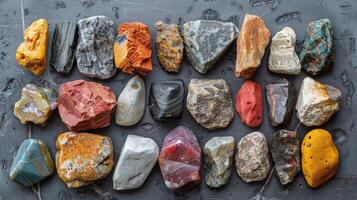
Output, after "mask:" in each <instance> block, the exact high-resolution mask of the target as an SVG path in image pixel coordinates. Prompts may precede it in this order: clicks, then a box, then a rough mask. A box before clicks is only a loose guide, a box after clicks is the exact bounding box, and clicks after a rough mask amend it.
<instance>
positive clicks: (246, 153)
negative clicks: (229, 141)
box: [235, 132, 270, 183]
mask: <svg viewBox="0 0 357 200" xmlns="http://www.w3.org/2000/svg"><path fill="white" fill-rule="evenodd" d="M268 153H269V149H268V144H267V139H266V138H265V136H264V135H263V134H262V133H260V132H253V133H250V134H248V135H246V136H244V137H243V138H242V139H241V140H240V141H239V142H238V145H237V154H236V156H235V159H236V168H237V173H238V175H239V176H240V177H241V178H242V179H243V181H245V182H247V183H249V182H253V181H263V180H265V179H266V178H267V176H268V174H269V172H270V164H269V155H268Z"/></svg>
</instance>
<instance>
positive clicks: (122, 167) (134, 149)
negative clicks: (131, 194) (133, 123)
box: [113, 135, 159, 190]
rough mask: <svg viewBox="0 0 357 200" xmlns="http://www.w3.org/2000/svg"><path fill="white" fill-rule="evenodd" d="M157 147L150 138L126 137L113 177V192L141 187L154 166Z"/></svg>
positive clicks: (157, 151) (157, 152)
mask: <svg viewBox="0 0 357 200" xmlns="http://www.w3.org/2000/svg"><path fill="white" fill-rule="evenodd" d="M158 157H159V147H158V146H157V144H156V142H155V141H154V140H152V139H150V138H145V137H140V136H136V135H128V137H127V138H126V141H125V144H124V146H123V149H122V150H121V152H120V156H119V161H118V163H117V165H116V168H115V172H114V175H113V188H114V189H115V190H130V189H136V188H139V187H141V185H142V184H143V183H144V181H145V180H146V178H147V177H148V176H149V174H150V172H151V170H152V168H153V167H154V166H155V164H156V161H157V158H158Z"/></svg>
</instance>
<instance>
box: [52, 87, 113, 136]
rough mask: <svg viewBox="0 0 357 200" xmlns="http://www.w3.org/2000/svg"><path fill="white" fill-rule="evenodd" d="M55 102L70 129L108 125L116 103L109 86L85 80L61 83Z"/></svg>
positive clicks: (88, 128)
mask: <svg viewBox="0 0 357 200" xmlns="http://www.w3.org/2000/svg"><path fill="white" fill-rule="evenodd" d="M57 103H58V110H59V114H60V116H61V119H62V121H63V123H64V124H65V125H66V126H67V128H68V129H69V130H71V131H82V130H91V129H97V128H103V127H107V126H109V124H110V118H111V114H112V113H113V111H114V110H115V108H116V105H117V104H116V97H115V94H114V92H113V91H112V90H111V89H110V88H109V87H106V86H104V85H102V84H99V83H95V82H89V81H85V80H75V81H70V82H67V83H63V84H61V85H60V90H59V97H58V100H57Z"/></svg>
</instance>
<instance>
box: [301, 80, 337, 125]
mask: <svg viewBox="0 0 357 200" xmlns="http://www.w3.org/2000/svg"><path fill="white" fill-rule="evenodd" d="M341 98H342V93H341V91H340V90H339V89H337V88H335V87H332V86H330V85H325V84H322V83H320V82H318V81H315V80H314V79H312V78H309V77H306V78H305V79H304V80H303V81H302V84H301V87H300V92H299V97H298V99H297V102H296V115H297V118H298V119H299V120H300V122H301V123H303V124H304V125H305V126H320V125H322V124H323V123H325V122H326V121H328V120H329V119H330V117H331V116H332V115H333V114H335V113H336V112H337V111H338V110H339V108H340V103H339V102H340V100H341Z"/></svg>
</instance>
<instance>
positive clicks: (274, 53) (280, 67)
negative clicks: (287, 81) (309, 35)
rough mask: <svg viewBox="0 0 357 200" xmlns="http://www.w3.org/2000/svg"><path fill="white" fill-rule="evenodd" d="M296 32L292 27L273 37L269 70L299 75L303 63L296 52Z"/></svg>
mask: <svg viewBox="0 0 357 200" xmlns="http://www.w3.org/2000/svg"><path fill="white" fill-rule="evenodd" d="M295 44H296V34H295V31H294V30H293V29H292V28H290V27H285V28H283V29H282V30H281V31H280V32H277V33H276V35H275V36H274V37H273V39H272V42H271V46H270V55H269V70H270V71H272V72H275V73H279V74H288V75H299V74H300V72H301V64H300V60H299V57H298V56H297V54H296V52H295Z"/></svg>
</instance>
